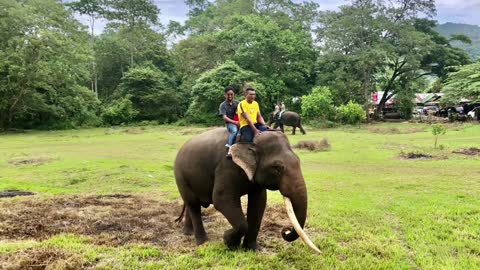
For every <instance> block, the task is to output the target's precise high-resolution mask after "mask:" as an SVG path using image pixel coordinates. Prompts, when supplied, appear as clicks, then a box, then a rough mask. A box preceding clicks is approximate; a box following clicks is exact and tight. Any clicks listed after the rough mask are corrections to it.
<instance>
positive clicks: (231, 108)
mask: <svg viewBox="0 0 480 270" xmlns="http://www.w3.org/2000/svg"><path fill="white" fill-rule="evenodd" d="M238 103H239V102H238V101H236V100H234V101H233V102H232V104H231V105H230V102H228V101H226V100H225V101H224V102H222V103H221V104H220V107H219V108H218V115H226V116H227V117H228V118H230V119H232V120H233V117H234V116H235V114H236V113H237V106H238Z"/></svg>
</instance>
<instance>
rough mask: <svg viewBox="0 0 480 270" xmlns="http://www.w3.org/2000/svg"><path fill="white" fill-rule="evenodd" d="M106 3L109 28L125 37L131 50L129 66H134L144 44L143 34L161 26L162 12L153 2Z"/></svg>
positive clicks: (115, 0) (112, 0)
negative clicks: (160, 17)
mask: <svg viewBox="0 0 480 270" xmlns="http://www.w3.org/2000/svg"><path fill="white" fill-rule="evenodd" d="M105 1H106V2H105V3H106V10H105V17H106V18H107V19H108V20H109V27H110V28H112V29H115V30H117V31H118V33H120V34H121V35H122V36H123V37H124V39H125V41H126V44H128V49H129V50H128V52H129V64H130V65H131V66H133V64H134V63H135V55H136V53H138V51H140V49H139V46H141V44H142V42H143V33H144V31H145V30H146V29H149V28H150V27H152V26H155V25H158V24H159V22H158V16H159V15H160V10H159V9H158V8H157V6H156V5H155V4H153V2H152V1H151V0H105Z"/></svg>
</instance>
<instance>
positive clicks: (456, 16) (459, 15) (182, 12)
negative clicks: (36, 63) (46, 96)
mask: <svg viewBox="0 0 480 270" xmlns="http://www.w3.org/2000/svg"><path fill="white" fill-rule="evenodd" d="M152 1H153V2H154V3H155V4H156V5H157V6H158V7H159V8H160V11H161V14H160V21H161V22H162V24H163V25H165V26H166V25H167V24H168V22H169V21H171V20H172V21H177V22H181V23H182V22H184V21H185V20H186V19H187V13H188V6H187V5H185V3H184V1H183V0H152ZM294 2H303V1H302V0H294ZM314 2H317V3H319V4H320V9H322V10H336V9H337V8H338V7H339V6H340V5H342V4H345V3H346V2H347V1H346V0H314ZM436 5H437V17H436V20H438V21H439V23H446V22H455V23H465V24H475V25H479V26H480V15H479V14H480V0H437V1H436ZM79 19H80V21H81V22H83V23H85V24H87V25H88V19H87V18H86V17H81V18H79ZM104 26H105V23H104V22H99V23H98V24H97V27H96V29H95V32H96V34H99V33H100V32H101V31H102V30H103V28H104Z"/></svg>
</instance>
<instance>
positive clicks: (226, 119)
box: [222, 114, 238, 125]
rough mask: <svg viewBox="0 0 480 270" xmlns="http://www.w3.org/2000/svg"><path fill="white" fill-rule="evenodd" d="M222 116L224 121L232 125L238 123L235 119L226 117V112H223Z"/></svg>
mask: <svg viewBox="0 0 480 270" xmlns="http://www.w3.org/2000/svg"><path fill="white" fill-rule="evenodd" d="M222 117H223V120H225V122H227V123H231V124H234V125H238V122H237V121H235V120H233V119H230V118H228V116H227V115H226V114H224V115H223V116H222Z"/></svg>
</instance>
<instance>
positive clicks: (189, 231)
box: [183, 227, 193, 235]
mask: <svg viewBox="0 0 480 270" xmlns="http://www.w3.org/2000/svg"><path fill="white" fill-rule="evenodd" d="M183 234H184V235H192V234H193V228H191V227H183Z"/></svg>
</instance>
